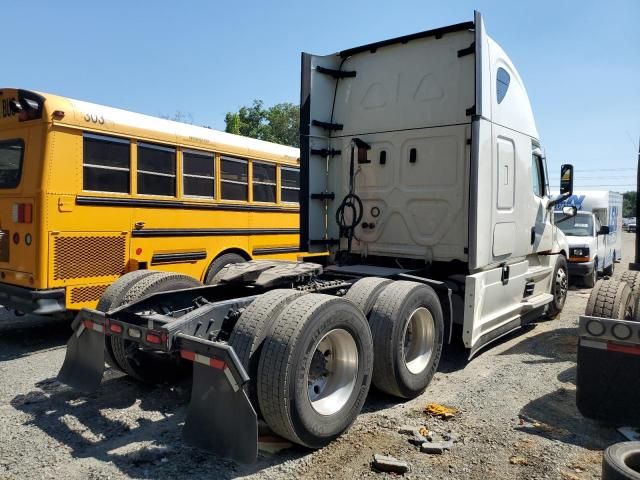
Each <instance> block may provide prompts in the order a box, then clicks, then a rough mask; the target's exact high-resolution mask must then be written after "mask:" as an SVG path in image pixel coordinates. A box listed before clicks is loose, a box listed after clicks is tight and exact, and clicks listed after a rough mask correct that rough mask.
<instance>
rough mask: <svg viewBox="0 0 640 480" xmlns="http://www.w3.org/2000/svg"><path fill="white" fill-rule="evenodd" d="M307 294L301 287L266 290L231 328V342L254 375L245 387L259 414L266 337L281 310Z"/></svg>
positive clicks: (239, 357)
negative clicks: (259, 375) (260, 370)
mask: <svg viewBox="0 0 640 480" xmlns="http://www.w3.org/2000/svg"><path fill="white" fill-rule="evenodd" d="M301 295H303V292H301V291H299V290H288V289H276V290H271V291H269V292H266V293H263V294H262V295H260V296H259V297H258V298H256V299H255V300H254V301H253V302H251V304H250V305H249V306H248V307H247V308H246V309H245V310H244V312H242V315H240V318H239V319H238V321H237V323H236V324H235V326H234V327H233V330H232V331H231V335H230V337H229V345H231V346H232V347H233V349H234V350H235V352H236V355H237V356H238V359H240V363H242V366H243V367H244V369H245V371H246V372H247V374H248V375H249V378H250V379H251V381H250V382H248V383H247V386H246V387H245V388H246V390H247V394H248V395H249V400H251V403H252V404H253V408H254V409H255V410H256V412H257V413H258V414H260V412H259V410H260V409H259V404H258V393H257V387H256V385H257V381H256V377H257V373H258V362H259V360H260V353H261V352H262V346H263V344H264V340H265V338H266V337H267V335H269V334H270V333H271V330H272V327H273V323H274V322H275V321H276V318H277V317H278V315H279V314H280V312H281V311H282V310H283V309H284V308H285V307H286V306H287V305H288V304H290V303H291V302H292V301H293V300H295V299H296V298H298V297H299V296H301Z"/></svg>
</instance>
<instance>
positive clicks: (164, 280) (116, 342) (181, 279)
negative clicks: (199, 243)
mask: <svg viewBox="0 0 640 480" xmlns="http://www.w3.org/2000/svg"><path fill="white" fill-rule="evenodd" d="M200 285H201V283H200V282H198V281H197V280H196V279H195V278H193V277H189V276H187V275H182V274H179V273H168V272H153V274H152V275H149V276H146V277H142V278H138V279H137V280H136V281H135V282H131V283H130V284H129V288H127V289H126V290H123V291H122V292H121V294H120V296H119V297H118V299H117V300H116V301H117V302H118V305H125V304H127V303H131V302H133V301H136V300H141V299H143V298H145V297H148V296H149V295H151V294H152V293H158V292H166V291H169V290H179V289H182V288H190V287H198V286H200ZM110 339H111V348H112V350H113V356H114V358H115V360H116V362H117V363H118V364H119V365H120V366H121V367H122V369H123V371H124V372H125V373H126V374H127V375H129V376H131V377H133V378H135V379H137V380H140V381H142V382H146V383H164V382H170V381H174V380H176V379H177V378H179V377H180V376H182V375H183V374H184V372H185V364H184V362H183V361H182V360H181V359H180V357H178V356H176V355H168V354H166V353H164V352H158V351H152V350H146V349H142V348H140V346H139V344H137V343H136V342H132V341H130V340H125V339H123V338H122V337H116V336H113V335H112V336H111V337H110Z"/></svg>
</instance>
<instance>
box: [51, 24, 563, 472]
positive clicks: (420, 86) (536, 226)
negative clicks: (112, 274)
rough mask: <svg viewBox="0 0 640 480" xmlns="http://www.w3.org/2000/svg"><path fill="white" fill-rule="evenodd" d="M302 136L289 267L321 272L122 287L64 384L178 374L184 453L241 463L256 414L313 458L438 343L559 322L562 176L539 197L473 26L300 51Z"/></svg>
mask: <svg viewBox="0 0 640 480" xmlns="http://www.w3.org/2000/svg"><path fill="white" fill-rule="evenodd" d="M300 125H301V180H302V181H301V183H302V185H301V209H300V222H301V251H304V252H309V253H308V256H305V255H301V257H306V259H307V260H312V261H313V262H315V263H312V262H311V261H306V262H304V261H301V262H268V261H262V262H261V261H254V262H247V263H241V264H235V265H232V266H229V267H226V268H225V269H223V270H222V271H221V272H220V273H219V274H218V275H217V276H216V278H215V279H214V282H215V283H214V284H213V285H207V286H196V287H193V288H187V289H184V288H183V287H184V282H185V281H186V279H185V277H184V276H182V275H178V274H168V273H156V272H146V271H136V272H131V273H128V274H126V275H124V276H123V277H122V278H121V279H120V280H118V281H117V282H115V283H114V284H113V285H111V286H110V287H109V289H107V291H106V292H105V294H104V296H103V298H102V300H101V303H100V304H99V309H98V310H88V309H86V310H83V311H81V312H80V313H79V315H78V317H77V318H76V320H75V322H74V325H73V328H74V333H73V335H72V337H71V339H70V341H69V343H68V348H67V355H66V359H65V363H64V365H63V367H62V369H61V372H60V375H59V378H60V380H61V381H63V382H65V383H67V384H69V385H72V386H74V387H76V388H78V389H80V390H83V391H92V390H95V389H96V388H97V387H98V385H99V384H100V382H101V379H102V375H103V371H104V367H105V359H106V360H107V361H108V362H109V363H110V364H111V365H112V366H113V367H114V368H118V369H120V370H122V371H124V372H126V373H128V374H129V375H132V376H134V377H136V378H138V379H141V380H145V381H157V380H158V379H160V380H163V379H167V378H169V376H170V374H171V373H172V372H173V371H174V367H175V366H176V365H177V364H179V363H180V362H181V361H182V362H185V361H191V362H193V387H192V388H193V390H192V396H191V402H190V405H189V411H188V415H187V419H186V423H185V430H184V433H185V438H186V440H187V441H188V442H189V443H191V444H193V445H196V446H199V447H202V448H205V449H208V450H210V451H212V452H216V453H218V454H220V455H224V456H228V457H232V458H234V459H236V460H239V461H253V460H255V458H256V454H257V432H258V419H259V418H260V419H262V420H264V422H265V423H266V424H267V425H268V426H269V427H270V428H271V429H272V430H273V431H274V432H275V433H276V434H278V435H280V436H282V437H285V438H287V439H289V440H291V441H293V442H295V443H298V444H301V445H304V446H307V447H311V448H319V447H321V446H323V445H326V444H327V443H328V442H330V441H331V440H333V439H335V438H336V437H338V436H339V435H340V434H341V433H342V432H344V431H345V430H346V429H347V428H348V427H349V426H350V425H351V424H352V422H353V421H354V420H355V418H356V417H357V415H358V413H359V412H360V410H361V408H362V406H363V403H364V401H365V398H366V396H367V393H368V391H369V386H370V384H371V382H373V384H375V385H376V386H377V387H378V388H379V389H381V390H383V391H385V392H388V393H389V394H391V395H395V396H397V397H399V398H413V397H416V396H417V395H420V394H421V393H422V392H423V391H424V390H425V388H427V386H428V385H429V382H430V381H431V378H432V377H433V375H434V373H435V371H436V370H437V368H438V362H439V360H440V354H441V352H442V346H443V344H444V343H445V342H450V341H452V340H454V339H455V340H457V341H460V340H461V341H462V342H463V343H464V345H465V346H466V347H467V348H468V349H469V351H470V354H471V355H473V354H474V353H475V352H477V351H478V349H480V348H482V347H483V346H485V345H487V344H488V343H490V342H491V341H493V340H495V339H497V338H499V337H501V336H503V335H505V334H507V333H508V332H511V331H513V330H514V329H517V328H518V327H520V326H521V325H523V324H526V323H527V322H530V321H532V320H535V319H537V318H539V317H541V316H543V315H545V314H546V315H548V316H550V317H553V316H555V315H557V314H558V313H559V312H560V311H561V309H562V307H563V305H564V301H565V297H566V293H567V280H568V272H567V262H566V256H567V253H568V246H567V243H566V239H565V237H564V235H563V234H562V232H561V231H560V230H559V229H558V228H557V227H556V226H555V225H554V216H553V210H554V205H555V204H556V203H558V202H559V201H561V200H563V199H564V198H566V197H567V196H568V195H570V194H571V191H572V172H573V168H572V167H571V166H570V165H564V166H563V167H562V172H561V179H562V182H561V183H562V189H561V195H560V196H558V197H555V198H551V197H550V196H549V193H548V189H547V184H548V182H547V171H546V166H545V159H544V157H543V155H542V153H541V152H542V149H541V148H540V140H539V137H538V131H537V129H536V125H535V121H534V117H533V113H532V110H531V106H530V103H529V99H528V97H527V93H526V90H525V88H524V84H523V82H522V79H521V78H520V76H519V74H518V72H517V70H516V68H515V66H514V65H513V63H512V62H511V60H510V59H509V57H508V56H507V55H506V54H505V53H504V51H503V50H502V48H500V46H498V44H497V43H495V42H494V41H493V40H492V39H491V38H490V37H489V36H488V35H487V33H486V30H485V27H484V23H483V21H482V18H481V16H480V14H479V13H476V14H475V17H474V19H473V20H472V21H469V22H464V23H460V24H456V25H450V26H447V27H443V28H437V29H433V30H428V31H425V32H420V33H417V34H412V35H407V36H404V37H400V38H394V39H391V40H386V41H381V42H377V43H373V44H369V45H364V46H361V47H356V48H351V49H348V50H344V51H341V52H337V53H335V54H332V55H326V56H316V55H310V54H306V53H305V54H303V55H302V85H301V122H300ZM571 210H572V209H568V211H571ZM132 228H133V226H132ZM111 337H116V338H118V339H119V340H118V342H116V343H113V344H110V342H109V339H110V338H111ZM122 340H124V342H123V341H122ZM105 341H106V348H105ZM110 345H111V346H110ZM123 345H124V351H120V352H119V355H117V358H114V355H113V351H110V349H111V350H113V349H114V348H115V347H116V346H118V348H122V346H123Z"/></svg>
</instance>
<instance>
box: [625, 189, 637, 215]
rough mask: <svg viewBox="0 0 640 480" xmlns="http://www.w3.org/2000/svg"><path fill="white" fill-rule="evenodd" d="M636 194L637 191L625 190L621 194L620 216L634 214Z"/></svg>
mask: <svg viewBox="0 0 640 480" xmlns="http://www.w3.org/2000/svg"><path fill="white" fill-rule="evenodd" d="M636 195H637V192H625V193H623V194H622V216H623V217H625V218H626V217H635V216H636Z"/></svg>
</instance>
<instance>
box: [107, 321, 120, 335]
mask: <svg viewBox="0 0 640 480" xmlns="http://www.w3.org/2000/svg"><path fill="white" fill-rule="evenodd" d="M109 330H111V331H112V332H113V333H122V327H121V326H120V325H118V324H116V323H110V324H109Z"/></svg>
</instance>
